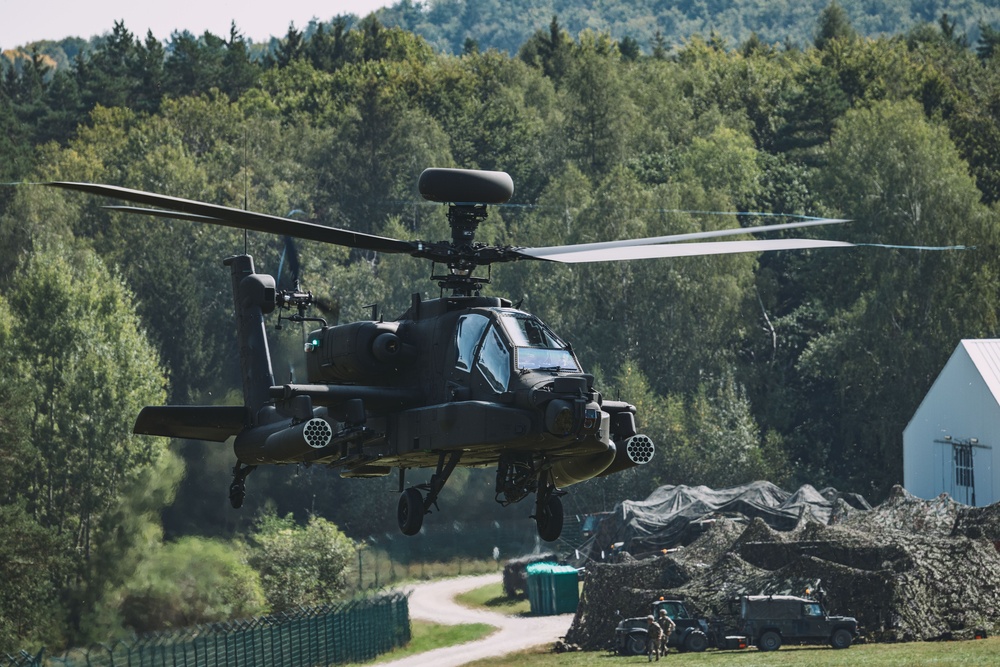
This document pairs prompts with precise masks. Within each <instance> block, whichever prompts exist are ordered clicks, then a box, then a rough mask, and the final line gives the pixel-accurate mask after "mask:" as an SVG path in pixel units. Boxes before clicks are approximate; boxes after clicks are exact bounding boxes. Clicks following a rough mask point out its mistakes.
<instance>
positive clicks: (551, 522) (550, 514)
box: [535, 495, 563, 542]
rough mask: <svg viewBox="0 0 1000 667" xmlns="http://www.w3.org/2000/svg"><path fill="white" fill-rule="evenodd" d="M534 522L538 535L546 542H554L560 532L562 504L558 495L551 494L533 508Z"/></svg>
mask: <svg viewBox="0 0 1000 667" xmlns="http://www.w3.org/2000/svg"><path fill="white" fill-rule="evenodd" d="M535 522H536V523H537V524H538V525H537V528H538V537H540V538H542V539H543V540H544V541H546V542H555V541H556V540H558V539H559V536H560V535H561V534H562V528H563V506H562V500H560V499H559V496H555V495H551V496H549V497H548V498H547V499H545V500H542V501H541V502H540V503H539V504H538V506H537V507H536V508H535Z"/></svg>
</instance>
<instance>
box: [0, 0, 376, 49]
mask: <svg viewBox="0 0 1000 667" xmlns="http://www.w3.org/2000/svg"><path fill="white" fill-rule="evenodd" d="M393 3H394V0H265V1H264V2H246V1H245V0H244V1H243V2H235V1H233V0H48V1H46V0H42V1H41V2H31V1H30V0H0V50H2V49H10V48H14V47H17V46H23V45H25V44H28V43H29V42H35V41H39V40H43V39H46V40H54V41H57V40H60V39H62V38H64V37H83V38H84V39H89V38H90V37H92V36H93V35H101V34H103V33H106V32H110V31H111V28H112V27H114V23H115V21H120V20H124V21H125V27H126V28H128V30H129V31H130V32H132V34H134V35H136V36H138V37H140V38H144V37H145V36H146V31H147V30H152V31H153V35H155V36H156V37H157V38H158V39H160V40H167V39H169V38H170V33H172V32H173V31H174V30H188V31H190V32H191V33H193V34H195V35H200V34H202V33H203V32H205V31H206V30H208V31H210V32H212V33H214V34H216V35H218V36H220V37H228V36H229V26H230V23H232V21H234V20H235V21H236V27H237V29H238V30H239V31H240V32H241V33H243V35H244V36H246V37H247V38H249V39H251V40H253V41H255V42H262V41H265V40H267V39H268V38H269V37H271V36H275V37H283V36H284V35H285V33H287V32H288V25H289V23H295V27H296V28H300V29H301V28H305V27H306V25H308V23H309V20H310V19H312V18H314V17H315V18H318V19H320V20H322V21H329V20H330V19H331V18H332V17H334V16H337V15H338V14H357V15H358V16H365V15H367V14H369V13H370V12H372V11H374V10H375V9H378V8H379V7H385V6H389V5H392V4H393Z"/></svg>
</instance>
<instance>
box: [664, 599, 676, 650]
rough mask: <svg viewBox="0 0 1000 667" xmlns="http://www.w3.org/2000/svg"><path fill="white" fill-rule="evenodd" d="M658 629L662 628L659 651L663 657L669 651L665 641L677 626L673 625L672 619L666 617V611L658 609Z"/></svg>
mask: <svg viewBox="0 0 1000 667" xmlns="http://www.w3.org/2000/svg"><path fill="white" fill-rule="evenodd" d="M660 627H661V628H663V635H662V639H661V640H660V649H661V653H663V655H666V654H667V651H668V650H669V649H668V648H667V641H668V640H669V639H670V635H671V634H672V633H673V632H674V630H676V629H677V624H676V623H674V619H672V618H670V617H669V616H668V615H667V610H666V609H664V608H663V607H660Z"/></svg>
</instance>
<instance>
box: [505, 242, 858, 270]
mask: <svg viewBox="0 0 1000 667" xmlns="http://www.w3.org/2000/svg"><path fill="white" fill-rule="evenodd" d="M853 246H854V244H853V243H845V242H843V241H824V240H820V239H764V240H751V241H707V242H703V243H677V244H665V245H639V246H621V247H613V248H597V249H589V250H576V251H572V252H566V251H565V250H564V247H563V246H557V247H555V248H522V249H520V250H517V251H516V253H517V254H519V255H522V256H525V257H531V258H534V259H546V260H550V261H553V262H563V263H564V264H581V263H584V262H620V261H628V260H633V259H656V258H663V257H698V256H701V255H727V254H732V253H740V252H764V251H769V250H802V249H806V248H844V247H853Z"/></svg>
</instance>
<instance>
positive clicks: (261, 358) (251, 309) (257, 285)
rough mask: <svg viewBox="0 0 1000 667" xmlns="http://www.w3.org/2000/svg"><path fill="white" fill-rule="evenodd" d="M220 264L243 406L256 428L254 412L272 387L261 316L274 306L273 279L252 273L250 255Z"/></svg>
mask: <svg viewBox="0 0 1000 667" xmlns="http://www.w3.org/2000/svg"><path fill="white" fill-rule="evenodd" d="M223 263H224V264H225V265H226V266H228V267H229V269H230V272H231V274H232V280H233V305H234V306H235V308H236V337H237V340H238V341H239V346H240V372H241V374H242V378H243V403H244V405H245V406H246V407H247V410H248V411H249V413H250V425H251V426H256V425H257V421H258V412H259V411H260V409H261V408H262V407H263V406H264V405H266V404H267V403H268V402H269V401H270V396H269V394H268V391H269V390H270V388H271V386H272V385H273V384H274V371H273V369H272V367H271V352H270V350H269V348H268V345H267V332H266V331H265V328H264V315H265V314H267V313H270V312H271V311H273V310H274V308H275V306H276V297H275V284H274V278H273V277H271V276H269V275H266V274H263V273H255V272H254V267H253V257H251V256H250V255H237V256H235V257H230V258H229V259H227V260H225V261H224V262H223Z"/></svg>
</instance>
